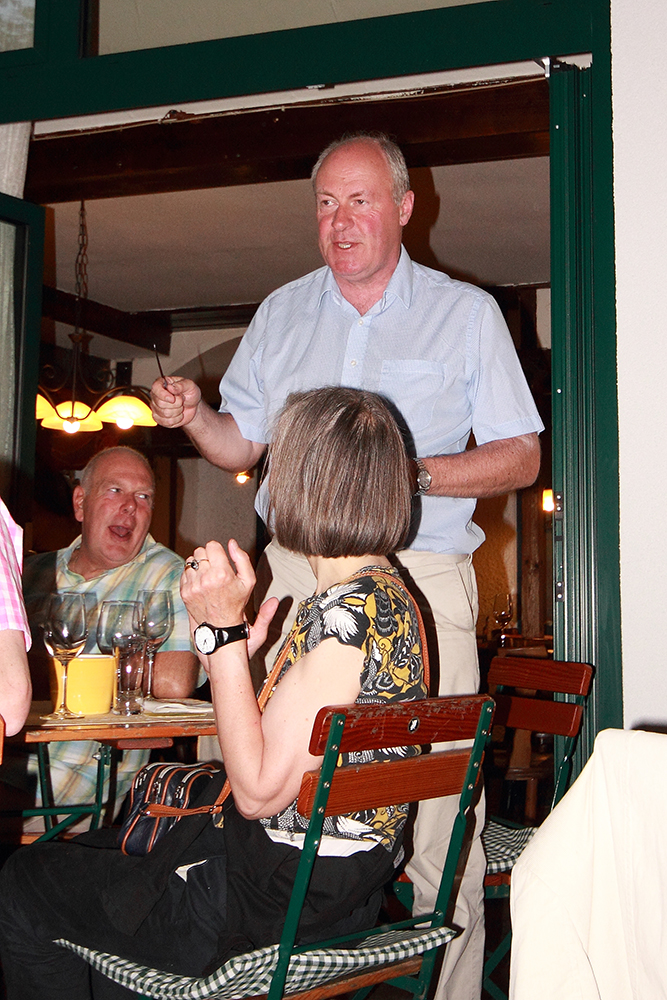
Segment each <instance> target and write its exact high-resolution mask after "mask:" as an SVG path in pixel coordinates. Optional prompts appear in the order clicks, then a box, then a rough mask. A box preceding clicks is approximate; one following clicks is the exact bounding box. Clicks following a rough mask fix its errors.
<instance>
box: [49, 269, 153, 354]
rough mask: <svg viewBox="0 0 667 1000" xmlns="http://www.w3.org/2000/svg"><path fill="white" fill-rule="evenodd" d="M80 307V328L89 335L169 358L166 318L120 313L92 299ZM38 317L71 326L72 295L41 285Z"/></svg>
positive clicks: (74, 318)
mask: <svg viewBox="0 0 667 1000" xmlns="http://www.w3.org/2000/svg"><path fill="white" fill-rule="evenodd" d="M80 305H81V315H80V319H79V321H80V325H81V327H82V328H83V329H84V330H87V331H88V332H89V333H99V334H101V335H102V336H104V337H110V338H111V339H112V340H119V341H121V342H122V343H124V344H133V345H134V346H135V347H145V348H146V349H147V350H149V351H152V350H153V345H154V344H155V346H156V347H157V349H158V351H160V353H161V354H169V351H170V350H171V327H170V323H169V317H168V316H167V315H165V314H161V313H158V314H156V315H151V314H150V313H129V312H123V311H122V310H121V309H114V308H113V306H105V305H102V303H101V302H94V301H93V300H92V299H83V300H82V301H81V303H80ZM42 315H43V316H47V317H48V318H49V319H53V320H56V322H58V323H66V324H67V325H68V326H75V325H76V295H72V294H71V293H70V292H64V291H62V289H60V288H51V287H50V286H49V285H44V286H43V294H42Z"/></svg>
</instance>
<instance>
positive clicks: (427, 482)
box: [414, 458, 433, 497]
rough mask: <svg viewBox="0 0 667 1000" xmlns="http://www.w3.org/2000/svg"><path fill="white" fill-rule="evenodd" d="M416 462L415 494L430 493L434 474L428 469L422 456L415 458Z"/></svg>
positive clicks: (420, 495)
mask: <svg viewBox="0 0 667 1000" xmlns="http://www.w3.org/2000/svg"><path fill="white" fill-rule="evenodd" d="M414 463H415V465H416V466H417V489H416V490H415V496H416V497H423V496H424V494H425V493H428V491H429V490H430V488H431V483H432V482H433V476H432V475H431V473H430V472H429V471H428V469H427V468H426V466H425V465H424V463H423V462H422V460H421V458H415V459H414Z"/></svg>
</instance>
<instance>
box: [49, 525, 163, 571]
mask: <svg viewBox="0 0 667 1000" xmlns="http://www.w3.org/2000/svg"><path fill="white" fill-rule="evenodd" d="M80 545H81V535H79V536H78V537H77V538H75V539H74V541H73V542H72V544H71V545H68V546H67V548H66V549H60V550H59V552H58V559H57V568H58V570H62V572H64V573H67V574H68V575H69V576H73V577H78V578H80V579H82V580H83V577H82V576H81V574H80V573H75V572H74V571H73V570H71V569H70V568H69V561H70V559H71V558H72V555H73V554H74V552H75V551H76V550H77V549H78V548H79V547H80ZM153 545H155V539H154V538H153V536H152V535H151V534H150V532H149V533H148V534H147V535H146V537H145V538H144V544H143V545H142V546H141V548H140V549H139V551H138V552H137V554H136V556H135V557H134V559H133V560H132V562H133V563H144V562H146V558H147V555H148V550H149V549H150V548H151V546H153ZM124 565H127V563H125V564H124ZM120 568H121V567H120V566H114V567H113V569H108V570H105V572H104V573H100V577H101V576H105V575H106V573H115V572H116V570H117V569H120ZM95 579H96V580H98V579H99V577H95Z"/></svg>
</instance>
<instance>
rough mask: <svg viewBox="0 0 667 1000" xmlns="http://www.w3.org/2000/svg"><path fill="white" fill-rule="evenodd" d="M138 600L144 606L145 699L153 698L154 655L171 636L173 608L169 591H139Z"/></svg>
mask: <svg viewBox="0 0 667 1000" xmlns="http://www.w3.org/2000/svg"><path fill="white" fill-rule="evenodd" d="M139 600H140V602H141V603H142V604H143V606H144V621H143V633H144V636H145V637H146V673H147V675H148V680H147V682H146V697H147V698H152V697H153V667H154V665H155V654H156V653H157V651H158V649H159V648H160V646H161V645H162V643H163V642H164V641H165V639H168V638H169V636H170V635H171V631H172V629H173V627H174V608H173V604H172V600H171V591H169V590H140V591H139Z"/></svg>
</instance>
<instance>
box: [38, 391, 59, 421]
mask: <svg viewBox="0 0 667 1000" xmlns="http://www.w3.org/2000/svg"><path fill="white" fill-rule="evenodd" d="M49 417H52V418H53V419H54V420H57V419H58V414H57V413H56V411H55V408H54V407H53V406H51V404H50V403H49V401H48V399H46V397H45V396H42V394H41V392H38V393H37V399H36V400H35V419H37V420H46V419H47V418H49Z"/></svg>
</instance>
